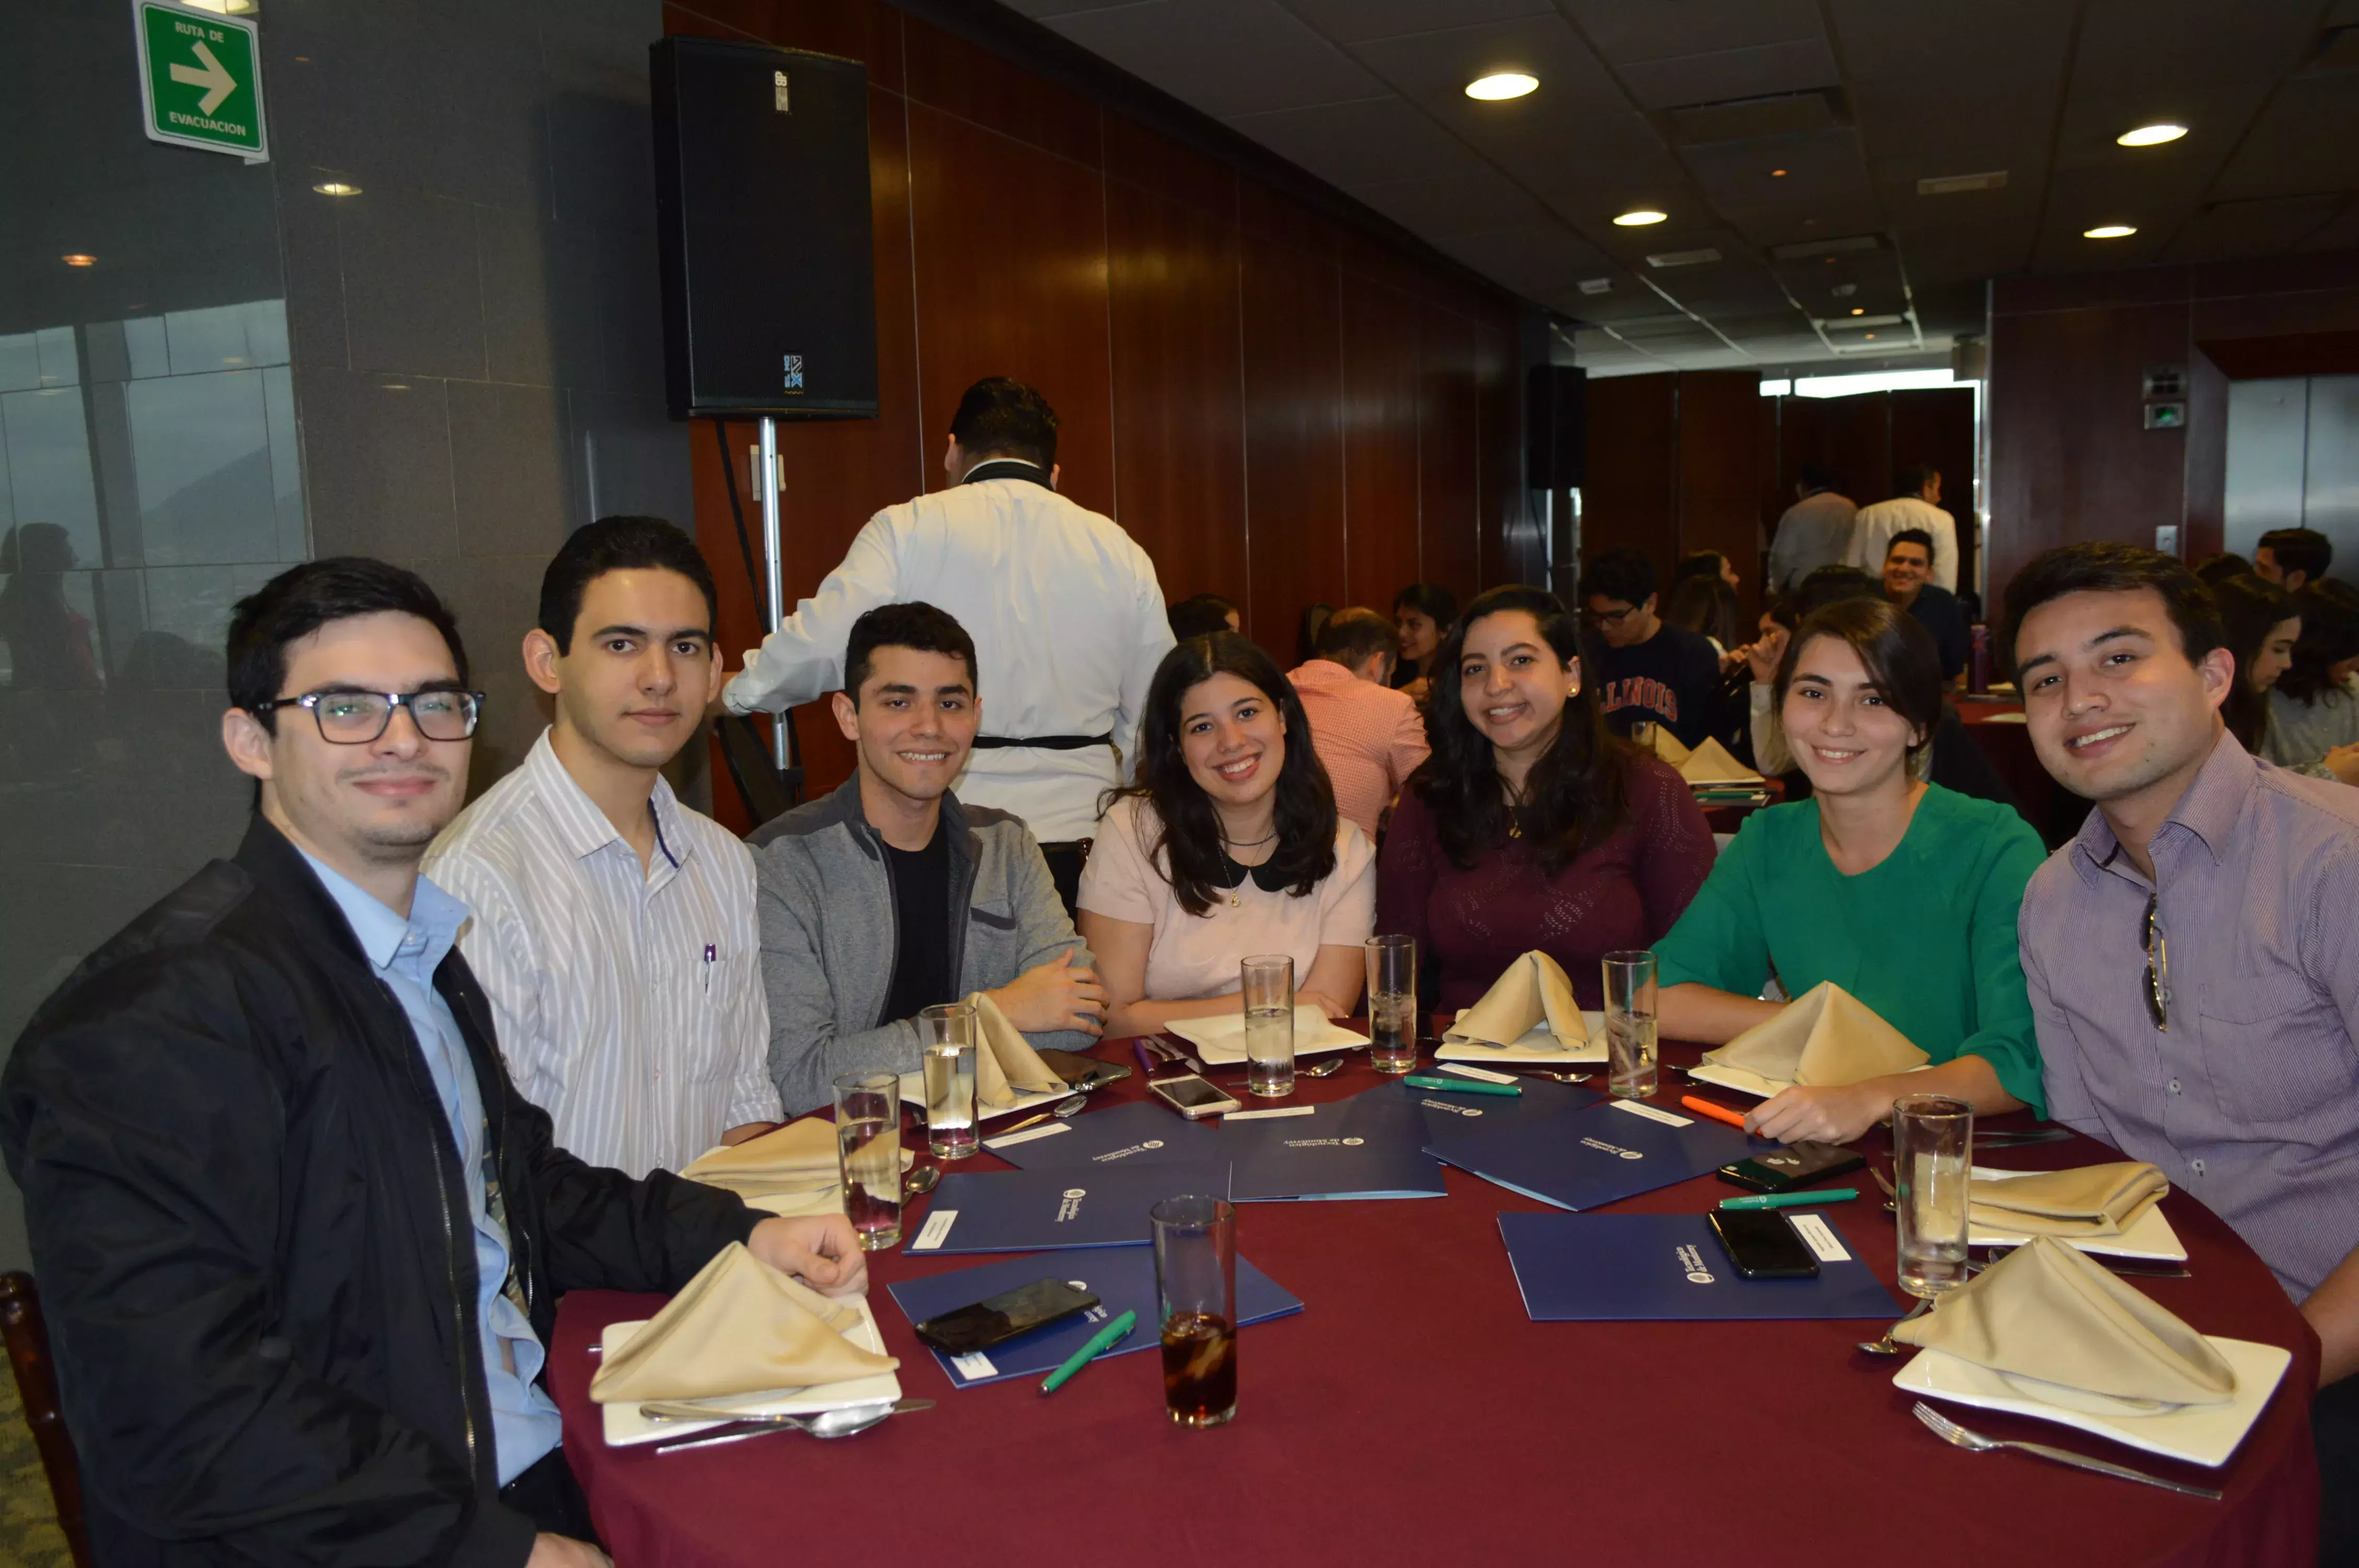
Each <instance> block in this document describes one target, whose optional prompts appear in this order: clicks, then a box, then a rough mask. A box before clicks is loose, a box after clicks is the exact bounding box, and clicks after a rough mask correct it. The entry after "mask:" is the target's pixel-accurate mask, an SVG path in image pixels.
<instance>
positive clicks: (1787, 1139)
mask: <svg viewBox="0 0 2359 1568" xmlns="http://www.w3.org/2000/svg"><path fill="white" fill-rule="evenodd" d="M1883 1083H1884V1080H1883V1079H1881V1078H1870V1079H1868V1080H1866V1081H1865V1082H1864V1083H1857V1084H1845V1085H1843V1086H1842V1087H1818V1086H1812V1087H1801V1086H1797V1087H1793V1088H1790V1089H1787V1090H1784V1091H1783V1092H1781V1093H1779V1094H1777V1095H1774V1096H1772V1097H1771V1098H1768V1099H1766V1100H1764V1101H1762V1102H1761V1104H1760V1105H1758V1106H1756V1107H1755V1108H1754V1110H1753V1113H1752V1114H1751V1115H1750V1116H1747V1117H1746V1118H1745V1131H1747V1132H1750V1133H1752V1134H1754V1135H1755V1136H1756V1137H1758V1138H1774V1139H1776V1140H1777V1141H1778V1142H1780V1143H1794V1142H1799V1141H1801V1140H1803V1139H1810V1140H1813V1141H1818V1142H1821V1143H1848V1142H1850V1141H1852V1140H1853V1139H1854V1138H1857V1137H1859V1136H1860V1135H1861V1134H1863V1133H1864V1132H1865V1131H1866V1130H1868V1129H1869V1128H1871V1127H1874V1126H1875V1124H1876V1123H1877V1122H1879V1121H1881V1120H1883V1119H1885V1118H1886V1116H1888V1115H1890V1114H1891V1112H1892V1099H1893V1097H1892V1094H1891V1093H1890V1091H1889V1090H1887V1089H1885V1088H1882V1087H1878V1086H1880V1085H1882V1084H1883Z"/></svg>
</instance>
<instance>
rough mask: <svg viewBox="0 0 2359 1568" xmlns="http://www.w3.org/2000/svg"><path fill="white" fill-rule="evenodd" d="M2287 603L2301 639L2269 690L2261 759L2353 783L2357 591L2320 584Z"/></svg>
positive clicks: (2358, 759)
mask: <svg viewBox="0 0 2359 1568" xmlns="http://www.w3.org/2000/svg"><path fill="white" fill-rule="evenodd" d="M2293 604H2294V611H2295V613H2297V614H2298V615H2299V616H2300V617H2301V635H2300V636H2299V637H2298V638H2296V639H2295V640H2294V644H2293V663H2292V665H2290V666H2289V667H2288V669H2287V670H2286V672H2285V673H2284V674H2283V675H2281V676H2277V685H2276V686H2274V687H2270V688H2269V726H2268V731H2267V738H2266V741H2265V746H2266V748H2267V749H2266V750H2265V751H2264V752H2263V753H2262V754H2263V755H2265V756H2266V757H2267V758H2268V760H2269V761H2270V762H2275V763H2277V766H2279V767H2281V768H2292V769H2293V770H2295V771H2296V772H2297V773H2309V774H2311V775H2312V776H2314V777H2325V778H2335V779H2340V780H2342V781H2343V783H2344V784H2359V678H2354V677H2355V676H2359V589H2354V588H2353V587H2352V586H2351V585H2350V584H2349V583H2347V582H2343V581H2340V580H2338V579H2333V578H2327V579H2323V580H2321V581H2319V582H2314V583H2312V584H2310V586H2309V587H2308V588H2305V589H2302V590H2301V591H2300V592H2299V593H2297V594H2295V595H2294V596H2293Z"/></svg>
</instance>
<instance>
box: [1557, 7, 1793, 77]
mask: <svg viewBox="0 0 2359 1568" xmlns="http://www.w3.org/2000/svg"><path fill="white" fill-rule="evenodd" d="M1560 4H1561V5H1563V7H1564V10H1565V13H1566V14H1567V15H1568V16H1571V18H1572V19H1573V21H1574V22H1575V23H1576V24H1577V25H1578V26H1579V27H1581V30H1582V32H1584V33H1586V34H1587V35H1588V37H1589V41H1590V43H1591V44H1593V46H1595V48H1596V49H1597V52H1598V53H1599V54H1600V55H1602V56H1603V57H1604V58H1605V59H1608V60H1611V61H1613V62H1614V64H1616V65H1627V64H1630V63H1632V62H1633V61H1636V60H1647V59H1668V58H1669V57H1670V56H1673V55H1684V54H1693V53H1695V52H1696V51H1697V49H1699V48H1709V49H1746V48H1751V47H1754V46H1756V45H1760V44H1782V43H1790V42H1792V41H1793V40H1794V39H1796V38H1821V37H1822V36H1823V34H1822V33H1821V28H1820V25H1819V12H1818V7H1817V6H1816V5H1813V4H1811V0H1682V3H1681V4H1679V5H1659V4H1647V3H1645V0H1560Z"/></svg>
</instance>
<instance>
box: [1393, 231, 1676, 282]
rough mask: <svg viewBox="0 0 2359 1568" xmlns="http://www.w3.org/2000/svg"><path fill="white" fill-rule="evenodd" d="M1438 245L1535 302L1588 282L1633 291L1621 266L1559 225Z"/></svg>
mask: <svg viewBox="0 0 2359 1568" xmlns="http://www.w3.org/2000/svg"><path fill="white" fill-rule="evenodd" d="M1434 243H1435V245H1436V246H1437V247H1438V248H1440V249H1441V250H1443V251H1446V252H1448V253H1449V254H1451V255H1453V256H1456V257H1457V258H1458V259H1459V260H1460V261H1462V262H1464V263H1465V264H1466V265H1468V266H1471V267H1473V268H1474V269H1475V270H1476V271H1478V272H1482V273H1485V274H1488V275H1489V276H1493V277H1495V278H1497V279H1499V280H1500V281H1501V282H1502V283H1506V284H1507V285H1508V287H1512V288H1517V289H1519V290H1521V292H1523V293H1524V294H1527V295H1528V296H1530V297H1533V298H1535V299H1537V298H1538V297H1541V296H1543V295H1549V294H1555V293H1558V292H1560V291H1562V292H1578V290H1579V286H1580V284H1581V282H1582V279H1584V278H1596V277H1603V278H1608V279H1610V280H1612V281H1613V283H1614V287H1616V288H1621V289H1627V288H1628V287H1631V285H1630V284H1629V282H1628V280H1627V276H1626V275H1625V274H1624V273H1623V272H1622V269H1621V267H1620V266H1619V265H1616V264H1615V263H1614V262H1613V261H1611V260H1609V259H1608V258H1607V257H1606V256H1605V254H1603V252H1601V251H1599V250H1598V249H1597V248H1596V247H1595V246H1593V245H1592V244H1590V243H1588V242H1587V241H1585V240H1583V239H1582V238H1581V237H1580V236H1579V235H1577V234H1575V233H1574V232H1572V231H1571V230H1570V229H1568V228H1566V227H1565V226H1564V225H1563V224H1561V223H1559V222H1546V223H1538V224H1522V225H1517V227H1515V228H1509V229H1491V230H1484V231H1479V232H1465V233H1458V234H1450V235H1444V236H1442V237H1440V238H1438V239H1436V240H1435V241H1434Z"/></svg>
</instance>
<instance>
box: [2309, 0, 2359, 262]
mask: <svg viewBox="0 0 2359 1568" xmlns="http://www.w3.org/2000/svg"><path fill="white" fill-rule="evenodd" d="M2350 3H2351V4H2352V5H2354V6H2359V0H2350ZM2298 248H2299V249H2301V250H2304V251H2347V250H2359V197H2353V198H2352V199H2350V200H2347V201H2345V202H2344V203H2343V211H2342V213H2341V214H2340V215H2339V216H2337V217H2335V218H2332V219H2330V220H2329V221H2328V222H2326V223H2325V224H2324V225H2323V226H2321V228H2320V229H2319V231H2318V232H2316V233H2314V234H2312V235H2310V238H2308V239H2306V240H2304V241H2303V242H2302V243H2301V244H2300V245H2299V247H2298Z"/></svg>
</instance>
